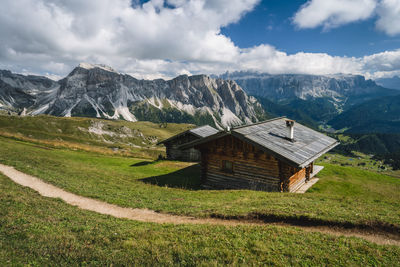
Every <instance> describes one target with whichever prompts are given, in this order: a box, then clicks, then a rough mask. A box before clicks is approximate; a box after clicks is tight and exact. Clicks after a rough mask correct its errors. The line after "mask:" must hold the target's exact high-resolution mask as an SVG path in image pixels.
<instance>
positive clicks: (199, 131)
mask: <svg viewBox="0 0 400 267" xmlns="http://www.w3.org/2000/svg"><path fill="white" fill-rule="evenodd" d="M218 132H219V131H218V130H217V129H215V128H214V127H211V126H209V125H203V126H200V127H197V128H193V129H190V130H187V131H184V132H182V133H179V134H177V135H174V136H172V137H170V138H168V139H165V140H163V141H161V142H159V143H158V144H165V143H167V142H169V141H171V140H173V139H176V138H178V137H180V136H182V135H184V134H187V133H190V134H193V135H194V136H196V137H198V138H205V137H208V136H211V135H214V134H216V133H218Z"/></svg>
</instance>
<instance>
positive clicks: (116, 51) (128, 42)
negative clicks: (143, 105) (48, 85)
mask: <svg viewBox="0 0 400 267" xmlns="http://www.w3.org/2000/svg"><path fill="white" fill-rule="evenodd" d="M391 1H392V0H387V1H383V2H382V3H380V4H379V8H380V11H379V12H387V11H385V9H384V7H385V5H384V4H385V3H386V2H387V3H388V4H386V6H388V5H389V6H390V4H391ZM316 2H321V1H315V0H314V1H311V2H308V3H307V4H306V5H305V6H303V8H302V9H301V10H300V11H299V12H302V10H307V9H308V10H309V8H315V7H314V6H313V5H315V4H313V3H316ZM322 2H325V3H328V2H329V3H330V5H333V4H332V1H330V0H324V1H322ZM334 2H335V3H337V2H343V3H347V2H349V1H344V0H337V1H334ZM352 2H358V3H361V2H362V3H364V2H365V3H366V4H367V6H368V8H365V9H363V10H364V11H362V12H361V11H348V12H347V11H346V12H347V13H346V14H345V15H341V14H339V13H340V12H341V11H343V10H342V9H343V8H342V9H340V10H341V11H340V12H339V11H335V12H336V13H334V14H333V15H332V14H331V13H329V14H330V15H329V14H328V13H326V12H325V13H324V12H322V11H321V10H316V12H317V11H318V12H320V13H319V14H321V16H322V17H321V18H322V19H321V18H319V19H317V20H313V21H309V22H308V25H324V26H325V27H333V26H337V25H339V24H340V23H346V22H350V21H352V20H353V21H354V16H355V17H356V18H357V19H358V20H359V19H363V18H365V17H367V16H370V13H371V12H372V11H370V10H371V9H374V8H375V4H374V3H375V2H374V1H372V0H354V1H352ZM258 3H259V0H151V1H148V2H146V3H145V4H143V5H141V4H139V3H137V2H136V1H135V2H134V4H133V3H132V1H131V0H93V1H89V0H86V1H82V0H3V1H2V10H6V11H7V12H0V36H2V38H1V39H0V69H10V70H13V71H15V72H24V73H36V74H46V75H48V76H50V77H62V76H63V75H66V74H67V73H68V72H69V71H71V69H72V68H73V67H74V66H76V65H77V64H78V63H79V62H90V63H102V64H107V65H110V66H112V67H113V68H115V69H117V70H119V71H121V72H126V73H130V74H132V75H134V76H136V77H138V78H159V77H163V78H170V77H174V76H176V75H179V74H198V73H206V74H211V73H215V74H219V73H222V72H225V71H226V70H230V71H235V70H256V71H263V72H270V73H306V74H333V73H339V72H340V73H359V74H365V75H367V76H368V77H374V75H377V74H378V73H379V75H382V73H384V75H390V74H391V73H395V72H396V71H399V69H400V66H399V64H398V62H400V61H399V54H400V51H399V50H396V51H387V52H382V53H379V54H375V55H370V56H367V57H362V58H352V57H336V56H331V55H328V54H325V53H305V52H300V53H296V54H287V53H285V52H282V51H279V49H277V48H275V47H273V46H270V45H268V44H262V45H259V46H255V47H250V48H246V49H242V48H239V47H238V46H237V45H235V43H234V42H233V41H232V40H231V39H230V38H229V37H228V36H225V35H223V34H222V33H221V28H222V27H224V26H226V25H229V24H232V23H237V22H238V21H239V20H240V19H241V18H242V17H243V16H244V15H245V14H246V13H247V12H249V11H251V10H253V9H254V8H255V6H256V5H257V4H258ZM323 5H324V6H329V4H323ZM360 6H361V5H360ZM317 7H318V6H317ZM350 7H351V6H348V8H349V9H350ZM336 10H337V9H336ZM393 10H394V9H392V11H393ZM304 12H305V11H304ZM343 12H345V11H343ZM298 14H300V13H298ZM327 14H328V15H327ZM352 14H356V15H354V16H353V15H352ZM299 16H300V15H299ZM302 16H303V15H302ZM324 18H328V19H324ZM321 23H322V24H321ZM379 23H380V24H378V27H384V26H379V25H381V24H382V25H389V24H390V23H389V22H385V21H384V22H379ZM382 29H384V28H382Z"/></svg>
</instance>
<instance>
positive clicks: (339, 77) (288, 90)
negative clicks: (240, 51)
mask: <svg viewBox="0 0 400 267" xmlns="http://www.w3.org/2000/svg"><path fill="white" fill-rule="evenodd" d="M217 77H218V78H221V79H229V80H234V81H235V82H236V83H238V84H239V85H240V86H241V87H242V88H243V90H245V91H246V92H247V93H248V94H249V95H253V96H259V97H263V98H268V99H270V100H272V101H274V102H277V103H280V102H284V103H286V102H288V101H290V100H294V99H302V100H314V99H318V98H325V99H327V100H329V101H330V102H332V103H333V104H334V105H335V106H336V107H337V108H338V110H339V111H341V110H343V109H346V108H348V107H349V106H352V105H355V104H359V103H362V102H364V101H367V100H369V99H372V98H375V97H381V96H386V95H394V94H398V93H399V92H398V91H395V90H392V89H387V88H384V87H382V86H379V85H377V84H376V83H375V82H374V81H372V80H366V79H365V78H364V77H363V76H361V75H350V74H336V75H305V74H278V75H271V74H267V73H256V72H232V73H229V72H227V73H225V74H222V75H219V76H217Z"/></svg>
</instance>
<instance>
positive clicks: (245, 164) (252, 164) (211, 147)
mask: <svg viewBox="0 0 400 267" xmlns="http://www.w3.org/2000/svg"><path fill="white" fill-rule="evenodd" d="M199 149H201V151H202V155H203V156H202V174H203V176H202V179H203V181H204V184H203V185H204V186H205V187H206V188H214V189H251V190H262V191H280V179H279V167H278V160H277V159H276V158H274V157H273V156H271V155H268V154H266V153H264V152H262V151H260V150H258V149H256V148H255V147H254V146H252V145H250V144H248V143H245V142H242V141H241V140H239V139H237V138H235V137H233V136H226V137H223V138H220V139H217V140H214V141H211V142H210V143H207V144H205V145H203V146H200V147H199ZM224 160H228V161H231V162H233V172H232V173H230V172H226V171H224V170H223V169H222V162H223V161H224Z"/></svg>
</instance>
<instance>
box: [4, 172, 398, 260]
mask: <svg viewBox="0 0 400 267" xmlns="http://www.w3.org/2000/svg"><path fill="white" fill-rule="evenodd" d="M0 192H1V193H0V207H1V208H0V265H1V266H22V265H29V266H43V265H46V266H55V265H57V266H59V265H63V266H78V265H79V266H82V265H102V266H104V265H116V266H122V265H125V266H126V265H144V266H154V265H161V266H170V265H182V266H193V265H207V266H209V265H221V264H224V265H225V264H227V265H277V266H288V265H292V266H310V265H314V266H321V265H342V266H343V265H346V266H349V265H350V266H354V265H367V266H396V265H398V263H399V259H400V248H399V247H396V246H379V245H375V244H371V243H369V242H367V241H364V240H362V239H358V238H345V237H335V236H330V235H324V234H320V233H309V232H307V233H306V232H303V231H302V230H300V229H297V228H295V227H278V226H235V227H225V226H214V225H213V226H208V225H169V224H165V225H160V224H152V223H140V222H134V221H129V220H123V219H116V218H113V217H109V216H105V215H100V214H97V213H93V212H89V211H83V210H80V209H77V208H75V207H72V206H70V205H67V204H65V203H64V202H62V201H60V200H56V199H50V198H44V197H41V196H39V195H38V194H37V193H36V192H34V191H32V190H30V189H28V188H23V187H21V186H18V185H16V184H14V183H13V182H12V181H11V180H10V179H8V178H6V177H4V176H2V175H0Z"/></svg>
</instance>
